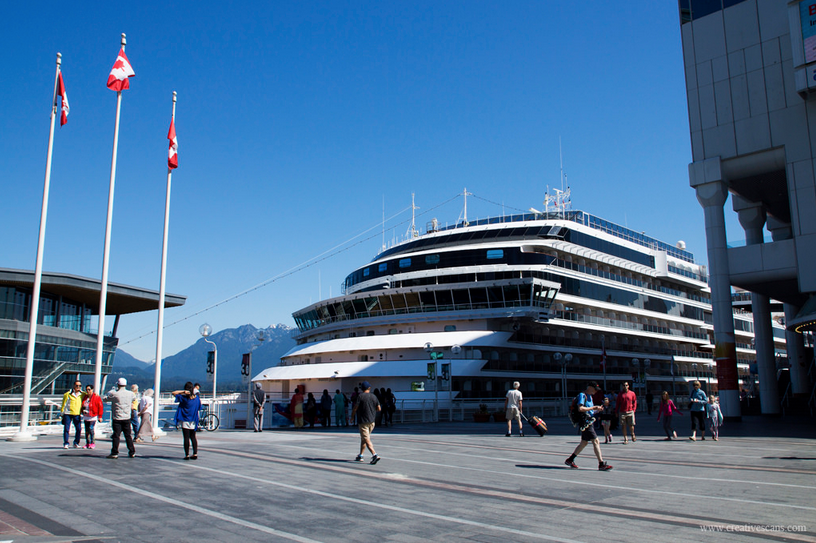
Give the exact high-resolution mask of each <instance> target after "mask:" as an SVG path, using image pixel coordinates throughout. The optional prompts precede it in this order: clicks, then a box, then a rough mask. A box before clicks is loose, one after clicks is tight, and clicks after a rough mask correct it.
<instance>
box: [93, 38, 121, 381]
mask: <svg viewBox="0 0 816 543" xmlns="http://www.w3.org/2000/svg"><path fill="white" fill-rule="evenodd" d="M125 45H127V40H126V39H125V34H124V33H123V34H122V51H124V50H125ZM121 109H122V91H121V90H119V91H116V123H115V125H114V128H113V156H112V157H111V171H110V186H109V189H108V217H107V221H106V222H105V250H104V254H103V255H102V285H101V289H100V294H99V330H98V331H97V334H96V366H95V369H94V390H96V391H97V393H98V394H102V392H103V391H102V390H100V387H101V384H102V351H103V348H104V344H105V312H106V309H107V307H106V304H107V301H108V257H109V256H110V235H111V223H112V222H113V193H114V187H115V185H116V152H117V148H118V145H119V112H120V111H121Z"/></svg>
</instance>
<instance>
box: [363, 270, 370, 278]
mask: <svg viewBox="0 0 816 543" xmlns="http://www.w3.org/2000/svg"><path fill="white" fill-rule="evenodd" d="M369 275H371V268H365V269H364V270H363V277H368V276H369Z"/></svg>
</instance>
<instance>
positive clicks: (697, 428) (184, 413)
mask: <svg viewBox="0 0 816 543" xmlns="http://www.w3.org/2000/svg"><path fill="white" fill-rule="evenodd" d="M692 387H693V389H692V391H691V393H690V394H689V406H690V417H689V418H690V421H691V436H689V440H691V441H697V440H698V439H699V440H702V441H704V440H705V433H706V426H708V430H709V433H710V434H711V436H712V439H713V440H714V441H718V440H719V427H720V426H721V425H722V423H723V414H722V410H721V409H720V406H719V404H718V402H717V398H716V396H713V395H712V396H707V395H706V394H705V392H704V391H703V390H702V388H701V385H700V382H699V381H694V382H693V383H692ZM519 388H520V383H519V382H514V383H513V388H512V389H510V390H509V391H508V392H507V395H506V398H505V404H504V407H505V418H506V419H507V433H506V434H505V435H506V436H508V437H509V436H511V435H512V424H513V421H517V424H518V429H519V435H520V436H523V435H524V430H523V426H522V423H521V417H522V413H523V410H522V405H523V396H522V393H521V391H520V390H519ZM199 390H200V386H199V385H198V384H197V383H196V384H193V383H192V382H187V383H186V384H185V386H184V388H183V389H182V390H176V391H174V392H173V393H172V395H173V397H174V399H175V402H176V403H177V404H178V408H177V410H176V414H175V420H174V422H175V426H176V427H177V428H180V429H181V431H182V435H183V447H184V459H185V460H197V459H198V439H197V437H196V433H197V431H198V430H199V426H200V420H199V412H200V411H201V399H200V397H199ZM303 392H304V390H303V387H302V386H298V387H297V389H296V390H295V393H294V395H293V396H292V400H291V402H290V404H289V408H288V409H289V413H288V414H289V416H290V418H291V420H292V422H293V424H294V427H295V428H303V427H305V425H306V424H308V425H309V427H310V428H313V427H314V426H315V424H316V423H319V424H321V425H322V426H323V427H326V428H328V427H331V425H332V420H334V425H335V426H337V427H348V426H349V425H355V426H357V427H358V430H359V432H360V452H359V454H358V455H357V457H356V460H357V461H363V459H364V458H363V454H364V453H365V451H366V449H368V451H369V452H370V453H371V463H372V464H376V463H377V462H378V461H379V460H380V456H379V455H377V453H376V452H375V450H374V446H373V444H372V441H371V433H372V431H373V429H374V428H375V427H376V426H389V425H393V424H394V418H393V417H394V412H395V411H396V397H395V396H394V394H393V392H392V391H391V389H390V388H375V389H374V390H373V391H372V390H371V384H370V383H368V382H367V381H364V382H362V383H360V386H359V387H354V390H353V392H352V393H351V394H350V395H346V394H345V393H343V392H341V391H340V389H336V390H335V393H334V396H333V397H332V396H331V395H330V394H329V391H328V389H324V390H323V394H322V395H321V397H320V399H319V400H318V399H316V398H315V397H314V394H313V393H311V392H309V393H308V394H307V395H306V397H305V398H304V395H303ZM153 395H154V391H153V390H152V389H147V390H145V391H144V393H142V394H139V387H138V385H135V384H134V385H132V386H131V387H130V389H128V388H127V380H126V379H124V378H120V379H119V380H118V381H117V383H116V387H115V389H114V390H111V391H110V392H109V393H108V394H107V395H106V396H105V397H104V398H101V397H100V396H99V395H98V394H96V393H95V392H94V387H93V386H92V385H87V386H86V387H85V390H84V391H83V389H82V383H81V382H80V381H76V382H75V383H74V385H73V388H72V389H71V390H69V391H67V392H66V393H65V394H64V396H63V400H62V407H61V410H60V412H61V415H62V424H63V427H64V428H63V447H64V448H66V449H68V448H70V446H69V438H70V430H71V427H73V428H74V440H73V447H74V448H80V443H81V437H82V423H84V426H85V445H84V448H87V449H93V448H95V447H96V444H95V440H94V434H95V425H96V423H97V422H98V421H100V420H102V416H103V412H104V408H103V401H104V402H108V403H110V404H111V428H112V430H113V436H112V439H111V441H112V446H111V452H110V454H109V455H108V456H107V458H111V459H115V458H118V456H119V446H120V443H121V439H122V436H123V435H124V439H125V443H126V446H127V450H128V456H129V457H131V458H133V457H134V456H136V448H135V444H136V443H144V442H145V439H146V438H149V439H151V440H152V441H155V440H156V439H158V438H159V434H158V433H157V432H156V430H155V429H154V425H153V420H152V417H153V402H154V398H153ZM251 401H252V404H253V407H254V430H255V431H256V432H262V431H263V413H264V406H265V404H266V394H265V392H264V391H263V389H262V388H261V385H260V383H257V384H256V386H255V389H254V390H253V391H252V394H251ZM646 403H647V405H646V411H647V414H648V415H651V414H652V407H653V403H654V397H653V395H652V394H651V392H649V393H647V394H646ZM637 408H638V398H637V395H636V394H635V392H634V391H632V390H630V385H629V383H628V382H626V381H624V382H623V383H621V386H620V390H619V392H617V393H616V392H614V391H610V392H606V391H604V390H603V389H602V388H601V387H600V386H599V385H598V383H596V382H594V381H591V382H589V383H588V384H587V386H586V388H585V390H584V391H583V392H581V393H579V394H578V395H577V396H576V397H575V398H574V400H573V402H572V404H571V406H570V411H571V415H570V417H571V419H572V420H573V423H574V424H576V426H579V427H580V432H581V441H580V443H579V444H578V446H577V447H576V448H575V450H574V451H573V453H572V454H571V455H570V456H569V457H568V458H567V460H566V461H565V462H564V463H565V464H566V465H567V466H568V467H570V468H577V467H578V466H577V464H576V463H575V460H576V458H577V457H578V455H579V454H581V452H582V451H583V449H584V448H585V447H586V446H587V445H589V444H591V445H592V447H593V451H594V453H595V456H596V458H597V459H598V469H599V470H601V471H607V470H610V469H612V466H610V465H609V464H608V463H607V462H605V461H604V460H603V454H602V451H601V447H600V440H599V438H598V434H597V430H600V429H603V433H604V444H608V443H611V442H612V440H613V439H614V435H613V432H614V431H615V430H617V428H618V425H620V428H621V430H622V434H623V443H624V444H628V443H629V442H630V440H631V442H632V443H635V442H637V436H636V435H635V425H636V420H635V414H636V412H637ZM675 414H679V415H684V413H683V412H682V411H681V410H680V409H679V408H678V407H677V405H676V404H675V403H674V401H673V400H672V399H671V397H670V396H669V393H668V392H667V391H663V392H662V393H661V396H660V402H659V406H658V408H657V421H658V422H662V425H663V431H664V432H665V434H666V438H665V439H666V440H667V441H671V440H674V439H677V431H676V430H675V429H674V415H675ZM576 421H580V422H576ZM698 432H699V437H698ZM191 453H192V454H191Z"/></svg>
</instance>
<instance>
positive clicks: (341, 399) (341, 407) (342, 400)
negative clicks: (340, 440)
mask: <svg viewBox="0 0 816 543" xmlns="http://www.w3.org/2000/svg"><path fill="white" fill-rule="evenodd" d="M332 402H333V403H334V422H335V423H337V426H348V420H347V419H346V397H345V396H343V394H342V393H341V392H340V389H339V388H338V389H337V390H335V391H334V399H333V400H332Z"/></svg>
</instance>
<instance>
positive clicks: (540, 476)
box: [0, 416, 816, 543]
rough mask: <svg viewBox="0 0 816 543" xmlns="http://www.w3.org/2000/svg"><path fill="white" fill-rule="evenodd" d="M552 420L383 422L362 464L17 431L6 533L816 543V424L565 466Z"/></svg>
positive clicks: (276, 444)
mask: <svg viewBox="0 0 816 543" xmlns="http://www.w3.org/2000/svg"><path fill="white" fill-rule="evenodd" d="M675 418H676V419H679V421H676V422H677V423H678V424H677V426H678V427H679V428H681V430H682V431H681V432H679V433H680V434H681V436H687V435H688V432H687V428H688V420H687V419H688V417H687V416H686V417H675ZM549 423H550V433H549V434H548V435H547V436H545V437H543V438H539V437H537V436H535V437H533V436H530V435H529V434H528V436H527V437H525V438H523V439H521V438H519V437H516V436H514V437H512V438H506V437H504V430H505V426H504V425H503V424H496V423H485V424H476V423H459V424H455V423H452V424H447V423H444V424H425V425H404V426H397V427H395V428H382V429H380V428H378V429H377V430H375V433H374V443H375V447H376V449H377V452H378V453H379V454H380V455H381V456H382V457H383V460H382V461H381V462H380V463H379V464H377V465H375V466H372V465H369V464H368V463H367V462H366V463H358V462H354V461H353V459H354V456H355V454H356V453H357V450H358V449H357V447H358V443H359V438H358V436H357V434H356V433H355V431H354V430H352V429H335V428H331V429H315V430H301V431H294V430H291V429H283V430H274V431H265V432H263V433H254V432H251V431H249V432H247V431H216V432H212V433H208V432H201V433H200V434H199V437H200V439H199V443H200V446H201V449H200V453H199V457H200V458H199V459H198V460H196V461H184V460H183V459H182V458H183V452H182V450H181V436H180V435H179V433H176V432H172V433H170V434H169V435H168V436H166V437H164V438H162V439H161V440H159V441H157V442H156V443H155V444H153V443H151V444H144V445H139V446H138V451H137V452H138V456H137V457H136V458H134V459H129V458H127V454H126V453H125V454H124V455H122V456H120V458H119V459H118V460H107V459H105V455H107V454H108V452H109V447H110V442H109V441H107V440H106V441H100V442H99V444H98V446H97V448H96V449H95V450H93V451H89V450H85V449H78V450H73V449H72V450H64V449H62V439H61V436H46V437H41V438H40V439H39V440H37V441H35V442H31V443H11V442H5V441H4V442H0V466H2V468H0V542H3V541H14V542H31V543H35V542H36V543H45V542H48V543H51V542H58V541H101V542H110V541H134V542H142V541H144V542H148V541H150V542H156V541H173V542H186V541H190V542H197V543H198V542H201V543H203V542H209V541H242V542H245V541H259V542H270V541H274V542H277V541H304V542H312V541H321V542H355V541H361V542H378V543H379V542H392V541H393V542H404V543H414V542H417V543H420V542H422V543H427V542H428V541H444V542H446V543H447V542H507V541H513V542H518V541H521V542H526V541H583V542H597V541H629V542H638V541H650V542H651V541H813V542H816V499H814V498H816V450H814V445H816V441H814V439H816V425H814V422H813V421H812V420H811V419H807V420H801V421H796V420H791V419H783V420H779V419H777V420H769V419H760V418H755V419H751V418H746V419H745V420H744V422H742V423H731V424H728V423H727V424H726V425H725V426H723V428H722V438H721V440H720V441H719V442H714V441H711V440H710V439H707V440H706V441H704V442H703V441H698V442H691V441H689V440H688V439H686V438H684V439H681V440H678V441H673V442H667V441H663V440H662V437H663V436H662V435H661V431H660V428H659V426H658V425H657V423H656V422H655V421H653V420H648V421H647V420H646V418H645V416H640V419H639V425H638V428H639V432H638V433H639V437H638V441H637V443H630V444H628V445H623V444H622V442H621V440H620V435H619V434H618V435H616V439H615V441H614V442H613V443H612V444H610V445H604V446H603V453H604V457H605V460H607V461H608V462H609V463H610V464H612V465H613V466H614V468H615V469H614V470H612V471H610V472H599V471H597V464H596V460H595V458H594V457H593V455H592V450H591V447H589V448H587V449H586V450H585V451H584V452H583V454H582V455H581V456H579V457H578V459H577V461H576V462H577V464H578V465H579V466H580V468H581V469H578V470H570V469H568V468H566V467H565V466H564V460H565V458H566V457H567V456H568V454H569V453H570V452H571V451H572V449H573V448H574V447H575V446H576V445H577V443H578V438H577V436H576V435H575V433H574V431H573V429H572V427H571V426H570V425H569V423H566V421H565V420H551V421H549ZM123 450H124V449H123ZM366 456H367V457H368V455H366Z"/></svg>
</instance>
